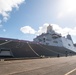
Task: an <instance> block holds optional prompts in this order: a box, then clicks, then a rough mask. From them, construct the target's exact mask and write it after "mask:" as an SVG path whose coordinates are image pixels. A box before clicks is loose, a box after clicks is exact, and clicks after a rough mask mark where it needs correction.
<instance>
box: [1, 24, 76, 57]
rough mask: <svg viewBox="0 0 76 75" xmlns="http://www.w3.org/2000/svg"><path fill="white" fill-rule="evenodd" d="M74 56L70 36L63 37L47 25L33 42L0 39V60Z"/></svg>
mask: <svg viewBox="0 0 76 75" xmlns="http://www.w3.org/2000/svg"><path fill="white" fill-rule="evenodd" d="M72 55H76V45H75V44H74V43H73V41H72V38H71V35H70V34H68V35H67V36H66V38H65V37H63V36H62V35H61V34H59V33H57V32H55V31H54V30H53V27H52V26H51V25H49V26H48V27H47V32H46V33H42V34H41V35H39V36H37V37H36V38H34V39H33V41H27V40H18V39H10V38H0V58H41V57H60V56H72Z"/></svg>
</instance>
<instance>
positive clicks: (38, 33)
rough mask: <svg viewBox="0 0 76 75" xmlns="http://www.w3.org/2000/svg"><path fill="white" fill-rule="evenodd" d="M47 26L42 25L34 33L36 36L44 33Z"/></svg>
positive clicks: (46, 24)
mask: <svg viewBox="0 0 76 75" xmlns="http://www.w3.org/2000/svg"><path fill="white" fill-rule="evenodd" d="M47 26H49V24H48V23H45V24H43V26H41V27H39V30H38V31H37V32H36V35H40V34H42V33H46V31H47Z"/></svg>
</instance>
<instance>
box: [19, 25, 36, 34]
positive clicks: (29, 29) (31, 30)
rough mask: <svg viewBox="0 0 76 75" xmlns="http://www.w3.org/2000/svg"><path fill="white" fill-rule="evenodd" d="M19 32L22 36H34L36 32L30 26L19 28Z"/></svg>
mask: <svg viewBox="0 0 76 75" xmlns="http://www.w3.org/2000/svg"><path fill="white" fill-rule="evenodd" d="M20 31H21V32H23V33H24V34H35V33H36V31H35V30H34V29H33V28H32V27H30V26H24V27H21V28H20Z"/></svg>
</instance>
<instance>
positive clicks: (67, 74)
mask: <svg viewBox="0 0 76 75" xmlns="http://www.w3.org/2000/svg"><path fill="white" fill-rule="evenodd" d="M74 71H76V68H75V69H73V70H71V71H69V72H68V73H66V74H65V75H69V74H71V73H72V72H74Z"/></svg>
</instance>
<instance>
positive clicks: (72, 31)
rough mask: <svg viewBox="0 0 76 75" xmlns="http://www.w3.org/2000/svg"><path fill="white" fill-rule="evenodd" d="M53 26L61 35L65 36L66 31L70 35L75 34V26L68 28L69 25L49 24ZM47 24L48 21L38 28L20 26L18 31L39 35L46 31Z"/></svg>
mask: <svg viewBox="0 0 76 75" xmlns="http://www.w3.org/2000/svg"><path fill="white" fill-rule="evenodd" d="M50 25H52V27H53V30H54V31H55V32H57V33H59V34H61V35H62V36H66V35H67V34H68V33H69V34H70V35H72V36H76V27H74V28H69V27H64V28H62V27H60V26H59V25H57V24H50ZM47 26H49V24H48V23H45V24H43V25H42V26H40V27H39V29H38V30H34V29H33V28H32V27H30V26H24V27H21V29H20V31H21V32H23V33H24V34H27V33H28V34H34V35H41V34H42V33H46V31H47Z"/></svg>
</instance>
